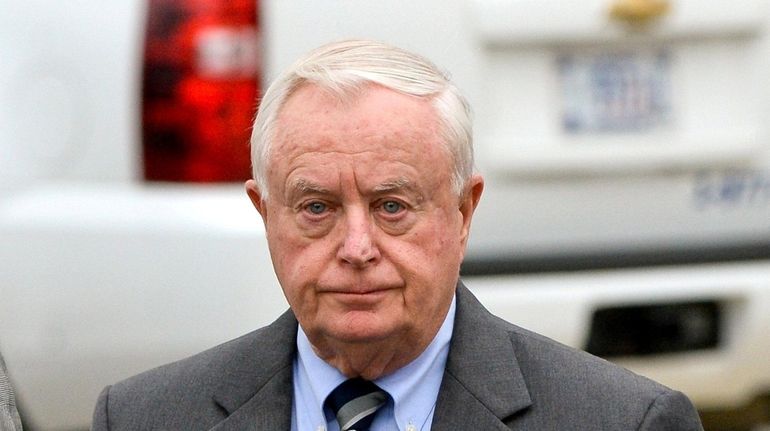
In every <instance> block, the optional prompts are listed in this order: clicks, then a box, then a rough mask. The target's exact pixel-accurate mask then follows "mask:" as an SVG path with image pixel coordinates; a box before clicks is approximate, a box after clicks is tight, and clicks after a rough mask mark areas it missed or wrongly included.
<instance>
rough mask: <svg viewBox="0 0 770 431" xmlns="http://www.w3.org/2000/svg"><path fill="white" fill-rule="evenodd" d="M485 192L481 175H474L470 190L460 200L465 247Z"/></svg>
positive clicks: (461, 233)
mask: <svg viewBox="0 0 770 431" xmlns="http://www.w3.org/2000/svg"><path fill="white" fill-rule="evenodd" d="M483 191H484V178H482V177H481V175H473V176H472V177H471V179H470V181H469V185H468V189H467V190H466V191H465V194H464V195H463V197H462V199H461V200H460V213H461V214H462V217H463V224H462V230H461V232H460V235H461V241H462V244H463V246H465V244H466V243H467V242H468V234H469V232H470V230H471V219H472V218H473V212H474V211H475V210H476V206H478V204H479V200H481V193H482V192H483Z"/></svg>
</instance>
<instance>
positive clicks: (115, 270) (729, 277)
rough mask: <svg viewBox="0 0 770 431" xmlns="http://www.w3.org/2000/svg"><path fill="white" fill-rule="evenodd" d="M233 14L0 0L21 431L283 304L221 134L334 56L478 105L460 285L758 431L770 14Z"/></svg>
mask: <svg viewBox="0 0 770 431" xmlns="http://www.w3.org/2000/svg"><path fill="white" fill-rule="evenodd" d="M225 3H227V4H228V5H229V6H227V7H229V8H230V9H227V10H224V11H223V10H218V11H217V10H214V9H217V8H208V9H209V10H208V12H206V13H213V14H214V15H213V16H203V15H200V14H202V13H203V12H200V11H196V10H195V7H196V5H200V4H204V3H203V2H194V1H189V0H176V1H171V0H169V1H164V2H160V1H153V0H149V1H148V0H145V1H140V0H115V1H110V2H100V1H96V0H87V1H80V2H64V3H63V2H56V1H51V0H33V1H26V2H11V1H3V2H1V3H0V28H2V31H0V52H2V66H0V101H1V102H2V103H0V352H2V355H3V357H4V358H5V360H6V364H7V366H8V371H9V374H10V378H11V381H12V383H13V385H14V387H15V389H16V393H17V399H18V402H19V406H20V411H21V415H22V418H23V420H24V422H25V426H26V428H27V429H31V430H70V429H85V428H87V427H88V425H89V423H90V414H91V409H92V407H93V403H94V401H95V399H96V396H97V394H98V392H99V391H100V389H101V388H102V387H103V386H104V385H106V384H109V383H111V382H114V381H116V380H118V379H121V378H124V377H127V376H129V375H131V374H134V373H137V372H139V371H142V370H144V369H147V368H150V367H153V366H155V365H159V364H161V363H165V362H168V361H171V360H175V359H177V358H181V357H184V356H186V355H189V354H192V353H194V352H197V351H200V350H203V349H205V348H207V347H209V346H212V345H215V344H217V343H219V342H222V341H225V340H227V339H230V338H233V337H236V336H238V335H240V334H242V333H245V332H248V331H250V330H251V329H254V328H256V327H259V326H262V325H264V324H267V323H269V322H270V321H271V320H272V319H273V318H275V317H276V316H277V315H278V314H279V313H280V312H282V311H283V310H284V309H285V307H286V303H285V300H284V299H283V297H282V295H281V293H280V288H279V286H278V284H277V281H276V280H275V277H274V275H273V272H272V268H271V265H270V259H269V256H268V252H267V247H266V244H265V241H264V235H263V230H262V225H261V221H260V219H259V217H258V215H257V213H256V212H255V211H254V210H253V209H252V207H251V205H250V203H249V201H248V199H247V198H246V196H245V194H244V193H243V191H242V187H241V185H240V184H239V183H238V182H237V181H233V180H236V179H238V178H243V175H244V174H243V163H244V162H243V159H242V158H239V157H242V153H243V152H242V149H240V148H239V147H238V146H239V145H245V138H242V137H241V135H240V134H239V133H240V132H238V131H236V132H233V133H230V132H227V133H225V132H223V130H225V131H227V130H230V131H232V130H233V128H235V129H238V128H241V129H243V127H242V123H243V118H242V115H241V116H240V117H239V116H238V114H237V112H240V113H241V114H243V113H244V112H245V113H248V115H249V116H250V115H251V114H252V113H251V112H250V111H249V110H250V109H252V108H253V101H252V100H251V99H250V98H249V95H253V94H255V91H256V89H257V88H258V87H259V85H261V84H260V80H261V82H262V83H264V82H266V81H268V80H269V79H270V78H271V77H273V76H275V74H276V73H277V71H278V70H279V69H281V68H283V67H285V66H287V65H288V64H289V63H290V62H291V61H292V60H293V59H294V58H296V57H297V56H299V55H300V54H302V53H303V52H305V51H307V50H309V49H311V48H313V47H315V46H317V45H319V44H321V43H323V42H326V41H331V40H335V39H340V38H346V37H369V38H376V39H381V40H385V41H388V42H391V43H394V44H396V45H401V46H404V47H406V48H408V49H412V50H415V51H417V52H421V53H423V54H425V55H426V56H428V57H429V58H431V59H433V60H434V61H435V62H436V63H437V64H439V65H440V66H441V67H442V68H444V69H446V70H448V71H449V72H450V73H451V74H452V75H453V77H454V79H455V81H456V82H457V83H458V84H459V86H460V87H461V88H462V89H464V91H465V92H466V93H467V95H468V97H469V98H470V100H471V103H472V105H473V106H474V109H475V113H476V114H475V117H476V132H475V136H476V148H477V158H478V168H479V170H480V171H481V172H482V173H483V174H484V175H485V177H486V179H487V184H488V187H487V190H485V196H484V197H483V199H482V203H481V206H480V208H479V210H478V214H477V217H476V218H475V219H474V226H473V231H472V234H471V243H470V249H469V253H468V257H467V259H466V262H465V263H464V265H463V275H464V279H465V281H466V284H467V285H468V286H469V287H470V288H471V289H472V290H473V291H474V292H475V293H476V294H477V295H478V296H479V298H480V299H481V300H482V301H483V302H484V303H485V304H486V305H487V306H488V307H489V308H490V309H492V310H493V311H494V312H495V313H497V314H498V315H500V316H502V317H504V318H505V319H508V320H510V321H512V322H515V323H517V324H520V325H522V326H525V327H528V328H531V329H533V330H535V331H538V332H541V333H544V334H546V335H548V336H551V337H553V338H555V339H557V340H560V341H562V342H564V343H566V344H570V345H573V346H576V347H580V348H584V349H588V350H589V351H591V352H593V353H596V354H598V355H602V356H605V357H608V358H609V359H611V360H614V361H617V362H619V363H621V364H622V365H624V366H626V367H628V368H630V369H632V370H635V371H637V372H639V373H641V374H644V375H648V376H650V377H652V378H654V379H656V380H659V381H661V382H663V383H665V384H668V385H670V386H672V387H675V388H677V389H680V390H683V391H684V392H685V393H687V394H688V395H689V396H690V397H691V398H692V399H693V401H694V402H695V403H696V405H697V406H698V407H699V408H700V409H701V410H702V412H703V414H704V419H706V423H707V426H709V429H722V428H720V426H722V425H724V429H749V428H750V427H751V426H753V425H754V422H755V420H756V421H760V420H763V419H764V420H767V416H768V415H770V414H768V411H770V407H768V403H767V402H768V398H769V397H768V395H769V394H770V365H769V364H770V361H768V358H770V336H768V333H770V311H769V310H770V130H769V127H768V125H770V81H768V80H767V78H766V77H767V76H770V33H769V32H770V28H769V27H768V26H770V14H769V13H768V4H767V2H765V1H763V0H745V1H741V2H733V3H729V4H728V3H725V2H720V1H716V0H670V1H663V0H638V1H632V0H626V1H623V0H616V1H610V0H558V1H557V0H423V1H420V2H415V1H407V0H392V1H388V2H382V1H377V0H355V1H347V0H345V1H340V2H336V3H329V2H317V1H310V0H308V1H299V0H280V1H279V0H269V1H268V0H265V1H261V2H260V3H258V4H257V3H256V1H255V0H243V1H232V2H219V3H216V2H212V3H211V4H225ZM223 8H226V7H224V6H223ZM212 10H214V11H213V12H212ZM238 14H246V15H245V17H244V15H238ZM255 17H256V19H255ZM244 100H245V101H246V102H245V104H244V102H243V101H244ZM179 103H181V104H183V105H184V107H183V108H180V107H179V106H177V105H174V104H179ZM180 112H184V113H185V114H184V115H183V114H180ZM234 112H235V113H234ZM179 115H181V117H179ZM185 115H189V116H185ZM207 115H209V116H207ZM212 115H213V117H212ZM191 119H194V121H191ZM223 122H224V123H227V124H230V126H231V127H230V129H227V128H225V129H218V128H217V127H223V126H222V123H223ZM180 124H181V125H183V127H182V128H181V129H180V128H179V125H180ZM233 125H234V126H233ZM204 126H205V127H204ZM212 131H213V132H212ZM210 135H211V136H220V137H221V136H224V135H227V136H228V137H229V139H231V140H235V146H233V143H232V142H231V143H229V144H221V143H220V144H216V142H215V143H214V144H212V143H211V142H214V141H216V139H215V138H212V139H213V141H209V140H205V139H198V138H200V137H201V136H210ZM211 145H225V146H226V147H227V146H228V145H229V147H227V148H229V149H228V150H224V149H223V148H225V147H215V148H219V152H217V151H215V152H214V153H211V152H208V153H207V152H206V151H210V150H211V148H208V147H207V146H211ZM231 150H232V154H233V155H232V156H227V157H224V161H223V160H218V161H215V163H214V164H213V165H209V164H207V163H208V162H209V161H211V160H213V159H216V158H217V157H211V156H210V155H211V154H220V153H221V152H223V151H231ZM233 173H234V174H233ZM228 175H230V176H232V177H233V178H230V177H228ZM720 423H722V425H720Z"/></svg>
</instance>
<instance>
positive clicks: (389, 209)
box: [382, 201, 404, 214]
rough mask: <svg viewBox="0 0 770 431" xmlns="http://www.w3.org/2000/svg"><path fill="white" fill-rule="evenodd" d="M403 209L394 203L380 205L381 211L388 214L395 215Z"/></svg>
mask: <svg viewBox="0 0 770 431" xmlns="http://www.w3.org/2000/svg"><path fill="white" fill-rule="evenodd" d="M403 208H404V206H403V205H401V203H400V202H396V201H385V202H383V203H382V209H383V210H384V211H385V212H386V213H388V214H397V213H398V212H399V211H401V210H402V209H403Z"/></svg>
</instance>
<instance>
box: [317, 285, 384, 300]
mask: <svg viewBox="0 0 770 431" xmlns="http://www.w3.org/2000/svg"><path fill="white" fill-rule="evenodd" d="M395 289H396V287H392V286H376V287H375V286H351V287H347V288H340V287H334V288H329V289H322V290H321V293H324V294H327V295H331V296H333V297H334V298H335V299H337V300H340V301H342V302H351V303H371V302H378V301H379V300H381V299H382V298H383V297H385V296H386V295H388V294H390V293H391V292H392V291H393V290H395Z"/></svg>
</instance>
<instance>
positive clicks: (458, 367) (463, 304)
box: [432, 283, 532, 430]
mask: <svg viewBox="0 0 770 431" xmlns="http://www.w3.org/2000/svg"><path fill="white" fill-rule="evenodd" d="M504 325H505V323H504V322H502V321H501V320H499V319H498V318H496V317H494V316H492V315H491V314H490V313H489V312H488V311H487V310H486V309H485V308H484V307H483V306H482V305H481V304H480V303H479V302H478V300H477V299H476V298H475V297H474V296H473V294H471V293H470V292H469V291H468V289H467V288H466V287H465V286H463V285H462V283H459V284H458V288H457V314H456V316H455V327H454V333H453V334H452V343H451V346H450V350H449V358H448V359H447V366H446V370H445V372H444V378H443V381H442V382H441V389H440V391H439V396H438V401H437V404H436V413H435V414H434V417H433V426H432V429H433V430H454V429H483V430H508V429H509V428H508V427H507V426H505V424H504V423H503V420H504V419H506V418H509V417H511V416H513V415H514V414H515V413H517V412H519V411H521V410H523V409H525V408H527V407H529V406H530V405H531V404H532V400H531V398H530V395H529V391H528V390H527V386H526V383H525V381H524V377H523V376H522V373H521V370H520V368H519V365H518V362H517V360H516V355H515V353H514V351H513V344H512V343H511V338H510V335H509V334H508V332H507V331H506V330H505V327H504Z"/></svg>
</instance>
